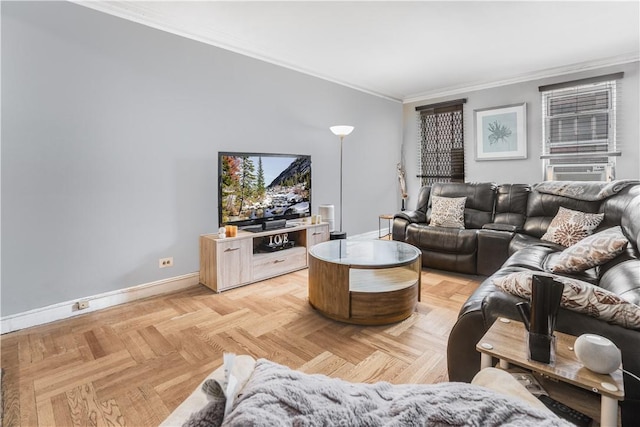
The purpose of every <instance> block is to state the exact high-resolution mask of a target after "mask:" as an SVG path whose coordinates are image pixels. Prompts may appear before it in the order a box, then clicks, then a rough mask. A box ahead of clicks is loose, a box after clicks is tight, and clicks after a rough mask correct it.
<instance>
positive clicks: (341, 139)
mask: <svg viewBox="0 0 640 427" xmlns="http://www.w3.org/2000/svg"><path fill="white" fill-rule="evenodd" d="M343 140H344V135H340V232H341V233H342V141H343Z"/></svg>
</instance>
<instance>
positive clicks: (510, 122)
mask: <svg viewBox="0 0 640 427" xmlns="http://www.w3.org/2000/svg"><path fill="white" fill-rule="evenodd" d="M473 114H474V119H475V131H476V160H507V159H526V158H527V103H526V102H524V103H522V104H514V105H505V106H502V107H492V108H483V109H480V110H474V111H473Z"/></svg>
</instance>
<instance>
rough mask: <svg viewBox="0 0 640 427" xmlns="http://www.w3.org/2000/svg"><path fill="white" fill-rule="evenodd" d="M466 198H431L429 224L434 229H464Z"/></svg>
mask: <svg viewBox="0 0 640 427" xmlns="http://www.w3.org/2000/svg"><path fill="white" fill-rule="evenodd" d="M466 202H467V198H466V197H440V196H432V197H431V223H430V225H435V226H436V227H448V228H464V205H465V203H466Z"/></svg>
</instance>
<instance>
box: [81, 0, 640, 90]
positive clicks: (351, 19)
mask: <svg viewBox="0 0 640 427" xmlns="http://www.w3.org/2000/svg"><path fill="white" fill-rule="evenodd" d="M77 3H79V4H82V5H84V6H87V7H91V8H93V9H97V10H100V11H103V12H106V13H110V14H113V15H116V16H121V17H123V18H126V19H130V20H133V21H136V22H140V23H143V24H145V25H149V26H152V27H155V28H159V29H162V30H165V31H169V32H172V33H175V34H179V35H182V36H185V37H189V38H192V39H195V40H199V41H202V42H205V43H209V44H212V45H215V46H219V47H222V48H224V49H228V50H232V51H235V52H239V53H242V54H245V55H248V56H251V57H255V58H258V59H261V60H265V61H268V62H271V63H274V64H278V65H282V66H285V67H288V68H292V69H294V70H298V71H302V72H304V73H308V74H311V75H314V76H318V77H321V78H324V79H327V80H331V81H334V82H338V83H341V84H344V85H347V86H350V87H354V88H357V89H359V90H363V91H366V92H369V93H374V94H376V95H380V96H384V97H387V98H391V99H396V100H401V101H404V102H411V101H415V100H419V99H425V98H429V97H436V96H444V95H448V94H453V93H457V92H461V91H463V90H464V91H468V90H471V89H479V88H483V87H490V86H495V85H497V84H504V83H509V82H517V81H525V80H530V79H533V78H540V77H544V76H549V75H557V74H563V73H568V72H574V71H579V70H586V69H591V68H596V67H600V66H603V65H609V64H620V63H627V62H632V61H637V60H639V58H640V24H639V21H640V8H639V5H640V2H639V1H638V0H635V1H622V2H612V1H565V2H560V1H532V2H519V1H465V2H463V1H418V2H403V1H375V2H371V1H355V2H327V1H316V2H306V1H295V2H292V1H285V2H282V1H281V2H273V1H257V2H255V1H254V2H244V1H225V2H222V1H195V2H194V1H160V2H149V1H106V2H105V1H91V2H85V1H77Z"/></svg>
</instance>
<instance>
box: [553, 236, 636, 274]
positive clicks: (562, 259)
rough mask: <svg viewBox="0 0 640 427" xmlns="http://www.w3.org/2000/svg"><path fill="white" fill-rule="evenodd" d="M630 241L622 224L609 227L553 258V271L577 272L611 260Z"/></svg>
mask: <svg viewBox="0 0 640 427" xmlns="http://www.w3.org/2000/svg"><path fill="white" fill-rule="evenodd" d="M627 243H629V241H628V240H627V238H626V237H625V236H624V234H623V233H622V228H620V226H617V227H612V228H607V229H606V230H602V231H600V232H599V233H596V234H592V235H591V236H589V237H585V238H584V239H582V240H580V241H579V242H578V243H576V244H575V245H572V246H569V247H568V248H567V249H565V250H564V251H562V252H560V253H559V254H558V256H556V257H555V259H553V262H552V263H550V264H549V266H548V268H549V270H550V271H551V272H553V273H575V272H578V271H584V270H587V269H589V268H591V267H595V266H597V265H602V264H604V263H606V262H608V261H611V260H612V259H614V258H615V257H617V256H618V255H619V254H621V253H622V252H623V251H624V249H625V248H626V247H627Z"/></svg>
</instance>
